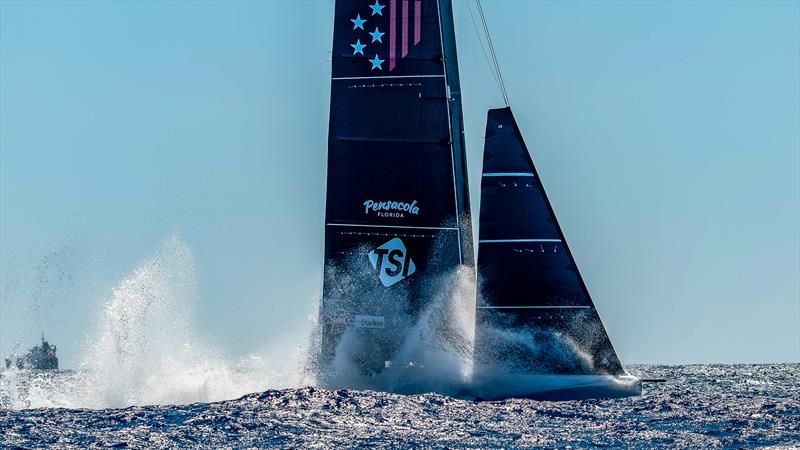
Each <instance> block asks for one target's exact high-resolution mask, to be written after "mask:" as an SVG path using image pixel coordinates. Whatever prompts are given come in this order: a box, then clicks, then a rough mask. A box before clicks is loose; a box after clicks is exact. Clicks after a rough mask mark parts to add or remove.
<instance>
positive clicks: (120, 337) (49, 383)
mask: <svg viewBox="0 0 800 450" xmlns="http://www.w3.org/2000/svg"><path fill="white" fill-rule="evenodd" d="M197 299H198V293H197V277H196V273H195V270H194V262H193V258H192V253H191V250H190V249H189V247H188V246H187V245H186V244H185V243H183V241H182V240H181V239H180V236H179V235H178V234H177V233H175V234H173V235H172V236H171V237H170V238H168V239H167V240H166V241H165V242H163V243H162V245H161V246H160V248H159V249H158V251H157V252H156V254H155V255H154V256H153V257H152V258H151V259H150V260H149V261H146V262H144V263H143V264H141V265H139V266H138V267H136V268H135V269H134V270H133V271H132V272H131V273H130V274H129V275H128V276H127V277H125V278H124V279H123V280H122V281H121V282H120V283H119V284H118V285H117V287H116V288H114V289H113V291H112V292H111V295H110V297H109V298H108V299H107V300H106V301H105V302H104V303H103V305H102V308H101V309H100V310H99V311H98V312H97V314H96V317H95V321H94V323H95V329H93V330H91V331H90V332H89V333H88V334H87V336H86V337H85V339H84V344H83V349H82V354H83V355H84V356H83V359H82V361H81V362H80V364H79V366H78V368H77V370H75V371H68V372H66V371H62V372H60V373H57V374H53V373H46V372H42V373H34V374H28V373H24V372H26V371H19V370H6V371H5V372H3V374H2V375H1V376H0V405H1V406H7V407H11V408H14V409H20V408H38V407H67V408H108V407H125V406H130V405H146V404H185V403H192V402H211V401H218V400H225V399H231V398H235V397H238V396H241V395H244V394H246V393H250V392H255V391H262V390H264V389H267V388H282V387H290V386H296V385H299V384H303V382H304V381H303V380H302V379H301V377H302V371H301V370H299V368H300V366H301V364H300V361H301V359H300V357H301V355H302V349H292V348H288V349H282V350H283V352H282V355H283V357H282V358H281V360H280V363H279V362H278V361H276V360H270V359H268V358H267V357H266V356H265V355H249V356H247V357H245V358H241V359H231V358H227V357H226V355H225V354H224V352H223V351H222V350H221V349H219V348H217V347H216V346H215V345H214V343H213V342H209V340H208V339H207V338H206V337H205V336H204V335H203V334H202V333H201V332H199V327H198V326H197V322H196V321H195V317H194V310H195V305H196V302H197Z"/></svg>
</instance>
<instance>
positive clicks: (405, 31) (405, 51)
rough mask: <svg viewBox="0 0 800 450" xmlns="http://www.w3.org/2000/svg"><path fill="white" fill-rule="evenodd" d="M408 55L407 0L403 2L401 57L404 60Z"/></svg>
mask: <svg viewBox="0 0 800 450" xmlns="http://www.w3.org/2000/svg"><path fill="white" fill-rule="evenodd" d="M407 54H408V0H403V53H401V57H402V58H405V57H406V55H407Z"/></svg>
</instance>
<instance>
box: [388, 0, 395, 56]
mask: <svg viewBox="0 0 800 450" xmlns="http://www.w3.org/2000/svg"><path fill="white" fill-rule="evenodd" d="M396 12H397V0H389V70H390V71H391V70H394V55H395V49H396V47H395V36H396V35H397V25H396V24H395V20H394V15H395V13H396Z"/></svg>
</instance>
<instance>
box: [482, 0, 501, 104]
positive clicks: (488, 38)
mask: <svg viewBox="0 0 800 450" xmlns="http://www.w3.org/2000/svg"><path fill="white" fill-rule="evenodd" d="M475 4H477V5H478V14H479V15H480V17H481V22H482V23H483V30H484V32H485V33H486V41H487V42H488V44H489V52H490V53H491V54H492V60H493V61H494V66H495V69H496V70H497V77H498V78H499V79H500V90H501V91H502V94H503V101H505V103H506V106H509V103H508V91H506V84H505V82H504V81H503V73H502V72H501V71H500V63H498V62H497V53H495V51H494V44H493V43H492V36H491V35H490V34H489V25H488V24H487V23H486V16H485V15H484V13H483V6H482V5H481V1H480V0H475Z"/></svg>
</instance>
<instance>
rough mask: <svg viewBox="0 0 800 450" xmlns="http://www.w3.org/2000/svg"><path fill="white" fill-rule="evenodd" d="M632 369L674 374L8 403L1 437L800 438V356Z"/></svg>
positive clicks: (94, 441) (44, 441)
mask: <svg viewBox="0 0 800 450" xmlns="http://www.w3.org/2000/svg"><path fill="white" fill-rule="evenodd" d="M629 369H630V370H631V371H632V372H634V373H641V374H646V375H647V376H651V377H664V378H666V379H667V380H668V381H667V382H665V383H655V384H646V386H645V391H644V395H642V396H641V397H633V398H625V399H615V400H583V401H567V402H541V401H532V400H523V399H511V400H506V401H497V402H479V401H469V400H459V399H456V398H452V397H447V396H443V395H439V394H423V395H398V394H388V393H381V392H374V391H366V390H325V389H316V388H313V387H304V388H295V389H283V390H267V391H263V392H256V393H252V394H248V395H245V396H243V397H241V398H238V399H235V400H227V401H222V402H212V403H191V404H186V405H162V406H131V407H128V408H120V409H99V410H94V409H57V408H35V409H9V408H3V409H0V447H3V448H6V447H8V448H15V447H19V448H37V447H47V446H57V447H62V448H85V447H89V446H111V447H119V448H128V447H130V448H153V447H213V448H220V447H230V448H243V447H284V448H285V447H295V448H298V447H299V448H356V447H371V448H456V447H460V448H590V447H612V448H619V447H625V448H654V447H662V448H765V447H769V448H799V447H800V365H798V364H763V365H690V366H633V367H630V368H629ZM28 376H30V375H28ZM59 376H62V375H55V376H53V375H51V377H53V378H57V377H59Z"/></svg>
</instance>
